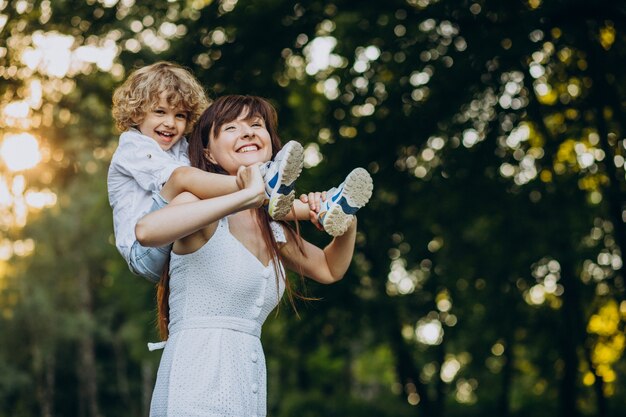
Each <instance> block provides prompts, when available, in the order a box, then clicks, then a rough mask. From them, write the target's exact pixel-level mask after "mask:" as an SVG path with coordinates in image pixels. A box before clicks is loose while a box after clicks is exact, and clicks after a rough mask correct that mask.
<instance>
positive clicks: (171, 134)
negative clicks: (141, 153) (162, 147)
mask: <svg viewBox="0 0 626 417" xmlns="http://www.w3.org/2000/svg"><path fill="white" fill-rule="evenodd" d="M158 133H159V135H163V136H167V137H168V138H170V137H172V136H174V134H173V133H165V132H158Z"/></svg>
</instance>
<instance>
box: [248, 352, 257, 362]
mask: <svg viewBox="0 0 626 417" xmlns="http://www.w3.org/2000/svg"><path fill="white" fill-rule="evenodd" d="M250 359H251V360H252V362H254V363H256V361H257V360H258V359H259V356H258V355H257V354H256V352H253V353H252V354H251V355H250Z"/></svg>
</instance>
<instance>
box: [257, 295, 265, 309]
mask: <svg viewBox="0 0 626 417" xmlns="http://www.w3.org/2000/svg"><path fill="white" fill-rule="evenodd" d="M263 303H265V300H264V299H263V297H259V298H257V299H256V306H257V307H263Z"/></svg>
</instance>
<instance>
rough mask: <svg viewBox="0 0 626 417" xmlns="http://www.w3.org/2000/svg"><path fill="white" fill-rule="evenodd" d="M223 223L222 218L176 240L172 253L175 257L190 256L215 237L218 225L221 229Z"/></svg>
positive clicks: (223, 219)
mask: <svg viewBox="0 0 626 417" xmlns="http://www.w3.org/2000/svg"><path fill="white" fill-rule="evenodd" d="M224 221H226V219H225V218H222V219H220V220H218V221H216V222H215V223H211V224H210V225H209V226H207V227H205V228H203V229H200V230H198V231H197V232H194V233H192V234H190V235H189V236H185V237H183V238H181V239H178V240H177V241H176V242H174V246H173V247H172V252H173V253H174V254H176V255H190V254H192V253H195V252H197V251H198V250H200V249H202V247H203V246H204V245H206V244H207V243H208V242H209V241H210V240H211V239H212V238H213V237H214V236H215V234H216V232H217V230H218V227H220V225H221V226H222V227H223V222H224Z"/></svg>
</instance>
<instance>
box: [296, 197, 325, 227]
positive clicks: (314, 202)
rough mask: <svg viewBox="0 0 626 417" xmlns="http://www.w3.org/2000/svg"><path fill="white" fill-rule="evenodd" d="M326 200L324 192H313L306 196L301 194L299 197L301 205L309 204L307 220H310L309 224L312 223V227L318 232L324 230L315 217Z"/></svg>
mask: <svg viewBox="0 0 626 417" xmlns="http://www.w3.org/2000/svg"><path fill="white" fill-rule="evenodd" d="M325 200H326V191H323V192H321V193H320V192H313V193H309V194H308V195H307V194H302V195H301V196H300V201H302V202H303V203H308V204H309V209H310V210H311V211H310V212H309V218H310V220H311V223H313V225H314V226H315V227H316V228H318V229H319V230H324V228H323V227H322V225H321V224H320V222H319V220H318V217H317V215H318V214H319V211H320V208H321V207H322V201H325Z"/></svg>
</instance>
